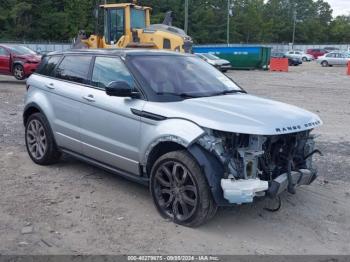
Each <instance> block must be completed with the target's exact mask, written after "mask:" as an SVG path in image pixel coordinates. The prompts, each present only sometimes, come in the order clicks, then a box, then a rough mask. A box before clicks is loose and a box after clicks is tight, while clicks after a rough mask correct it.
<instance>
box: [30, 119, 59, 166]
mask: <svg viewBox="0 0 350 262" xmlns="http://www.w3.org/2000/svg"><path fill="white" fill-rule="evenodd" d="M25 142H26V147H27V151H28V154H29V156H30V158H31V159H32V160H33V161H34V162H35V163H36V164H39V165H49V164H53V163H55V162H57V161H58V160H59V159H60V156H61V153H60V152H59V150H58V148H57V146H56V143H55V140H54V137H53V134H52V132H51V129H50V126H49V123H48V121H47V120H46V118H45V116H44V115H43V114H41V113H35V114H32V115H31V116H30V117H29V118H28V120H27V123H26V127H25Z"/></svg>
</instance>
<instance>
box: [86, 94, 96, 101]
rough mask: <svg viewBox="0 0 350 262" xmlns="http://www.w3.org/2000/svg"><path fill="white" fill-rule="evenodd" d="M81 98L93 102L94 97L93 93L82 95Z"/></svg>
mask: <svg viewBox="0 0 350 262" xmlns="http://www.w3.org/2000/svg"><path fill="white" fill-rule="evenodd" d="M83 98H84V99H85V100H87V101H89V102H95V98H94V96H93V95H87V96H83Z"/></svg>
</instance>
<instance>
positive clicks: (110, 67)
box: [92, 57, 134, 88]
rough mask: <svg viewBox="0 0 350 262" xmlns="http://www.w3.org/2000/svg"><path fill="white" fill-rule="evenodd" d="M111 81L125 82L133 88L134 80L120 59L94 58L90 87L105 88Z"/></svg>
mask: <svg viewBox="0 0 350 262" xmlns="http://www.w3.org/2000/svg"><path fill="white" fill-rule="evenodd" d="M113 81H125V82H127V83H128V84H129V85H130V86H131V87H133V86H134V80H133V78H132V76H131V74H130V73H129V71H128V69H127V68H126V66H125V65H124V63H123V62H122V61H121V60H120V58H118V57H96V60H95V65H94V70H93V73H92V85H94V86H96V87H99V88H106V87H107V86H108V84H109V83H111V82H113Z"/></svg>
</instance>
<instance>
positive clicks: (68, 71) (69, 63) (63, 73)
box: [55, 55, 92, 84]
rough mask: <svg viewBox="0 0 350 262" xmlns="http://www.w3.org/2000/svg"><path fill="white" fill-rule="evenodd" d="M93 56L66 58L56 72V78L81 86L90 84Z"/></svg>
mask: <svg viewBox="0 0 350 262" xmlns="http://www.w3.org/2000/svg"><path fill="white" fill-rule="evenodd" d="M91 59H92V57H91V56H80V55H74V56H73V55H71V56H65V57H64V58H63V60H62V62H61V63H60V64H59V66H58V67H57V68H56V70H55V77H56V78H59V79H63V80H67V81H72V82H76V83H81V84H88V82H89V81H88V75H89V69H90V63H91Z"/></svg>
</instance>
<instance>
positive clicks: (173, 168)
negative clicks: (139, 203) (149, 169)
mask: <svg viewBox="0 0 350 262" xmlns="http://www.w3.org/2000/svg"><path fill="white" fill-rule="evenodd" d="M154 183H155V184H154V189H155V198H156V201H157V204H158V206H159V207H160V208H161V209H162V211H163V212H164V213H165V214H167V216H169V217H171V218H173V219H174V220H176V221H180V222H183V221H186V220H187V219H189V218H190V217H191V216H192V215H193V214H194V212H195V211H196V209H197V206H198V192H197V187H196V185H195V183H194V180H193V178H192V175H191V174H190V172H189V170H188V169H187V168H186V167H185V166H184V165H183V164H181V163H179V162H176V161H167V162H165V163H163V164H162V165H160V166H159V168H158V170H157V171H156V174H155V182H154Z"/></svg>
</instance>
